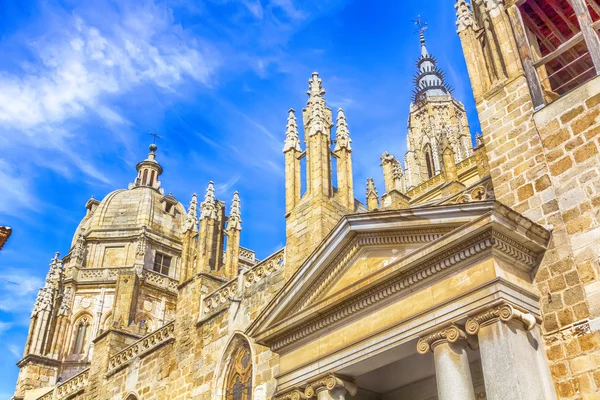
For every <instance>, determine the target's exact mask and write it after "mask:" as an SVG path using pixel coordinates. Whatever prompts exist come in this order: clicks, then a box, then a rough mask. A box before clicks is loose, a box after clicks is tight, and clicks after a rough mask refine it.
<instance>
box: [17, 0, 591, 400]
mask: <svg viewBox="0 0 600 400" xmlns="http://www.w3.org/2000/svg"><path fill="white" fill-rule="evenodd" d="M449 7H450V6H449ZM455 10H456V18H457V19H456V25H457V28H458V29H457V32H458V35H459V37H460V41H461V44H462V49H463V53H464V57H465V59H466V62H467V67H468V72H469V78H470V82H471V87H472V89H473V93H474V96H475V101H476V108H477V113H478V116H479V120H480V122H481V129H482V133H481V135H477V137H476V140H475V146H473V143H472V139H471V137H472V136H471V131H470V128H469V125H468V122H467V115H466V111H465V107H464V106H463V104H462V103H461V102H460V101H459V100H458V99H456V98H455V97H454V95H453V92H452V89H451V88H450V86H449V85H448V83H447V80H446V78H445V75H444V72H443V70H442V67H441V66H440V65H438V62H437V60H436V58H435V57H434V56H433V55H432V53H430V50H432V49H428V47H427V45H426V40H425V35H424V26H423V25H422V24H420V22H419V24H420V28H421V29H420V54H419V56H418V57H417V64H416V66H417V69H416V72H415V78H414V90H413V93H412V101H411V102H410V105H409V106H408V107H409V117H408V126H407V131H406V144H407V152H406V154H404V156H403V157H397V156H395V155H393V154H392V153H393V151H394V149H389V152H385V153H383V155H382V156H381V159H380V160H379V161H378V160H373V162H380V165H381V173H382V175H383V181H384V185H385V187H383V188H379V191H381V193H382V194H381V195H380V193H379V191H378V189H377V188H376V187H375V183H374V180H373V179H372V178H369V179H368V180H367V182H366V196H365V197H364V200H363V198H362V196H361V199H357V198H356V197H355V192H356V191H355V188H354V181H353V172H352V168H353V165H352V152H353V151H354V150H356V151H361V149H358V148H357V149H353V147H352V135H351V124H350V123H349V122H348V120H347V118H346V115H345V113H344V111H343V110H342V109H339V110H337V111H335V115H334V111H333V110H332V109H331V108H329V107H328V106H327V102H326V91H325V86H326V84H324V83H323V81H322V79H321V77H320V76H319V74H318V73H316V72H315V73H313V74H312V76H311V77H310V79H309V80H308V92H307V94H308V100H307V103H306V105H305V106H304V108H303V109H302V112H301V113H298V115H296V112H295V111H294V110H293V109H290V110H289V113H288V116H287V126H286V127H282V130H281V132H282V135H281V137H282V142H283V156H282V158H283V160H284V162H285V206H286V214H285V221H286V242H285V247H283V248H282V249H280V250H278V251H276V252H275V253H273V254H271V255H268V256H267V257H265V258H263V259H258V258H257V257H256V255H255V252H254V251H253V250H251V249H247V248H244V247H241V246H240V236H241V235H242V234H243V223H242V218H243V211H242V210H243V193H241V194H238V193H237V192H236V193H234V194H233V198H232V199H227V201H223V200H222V199H218V198H216V197H215V191H214V187H213V182H209V183H208V185H207V187H206V188H205V190H204V188H202V189H203V192H204V194H203V196H201V198H198V197H197V196H196V194H192V195H191V199H189V201H188V200H187V199H186V200H185V204H183V203H182V202H181V201H180V200H178V199H176V198H175V197H174V196H173V195H171V194H166V193H168V189H167V190H164V189H163V183H162V182H161V180H160V179H161V175H162V173H163V169H162V167H161V165H160V152H159V151H158V147H157V146H156V145H155V144H152V145H150V149H149V150H150V152H149V154H148V156H147V158H146V159H144V160H142V161H140V162H139V163H138V164H137V166H136V170H137V171H136V174H135V175H134V174H133V171H132V178H133V180H132V182H131V183H130V184H129V185H128V186H127V189H118V190H115V191H113V192H111V193H110V194H108V195H107V196H106V197H105V198H103V199H102V200H97V199H94V198H91V199H89V200H88V201H87V203H86V204H85V214H84V215H83V218H82V220H81V222H80V224H79V226H78V227H77V229H76V231H75V232H74V235H73V240H72V242H71V244H70V247H69V249H68V251H67V252H66V253H65V254H62V255H61V254H59V253H56V254H55V256H54V257H53V258H52V261H51V262H50V266H49V270H48V274H47V276H46V280H45V284H44V287H43V288H41V289H40V290H39V293H38V296H37V299H36V301H35V304H34V307H33V311H32V313H31V319H30V327H29V334H28V337H27V342H26V343H25V350H24V355H23V358H22V359H21V360H20V361H19V362H18V366H19V368H20V373H19V377H18V380H17V383H16V389H15V393H14V397H13V399H14V400H34V399H40V400H56V399H106V400H141V399H144V400H152V399H170V400H180V399H181V400H183V399H203V400H267V399H269V400H271V399H272V400H301V399H315V400H344V399H348V400H349V399H357V400H378V399H379V400H394V399H405V400H433V399H439V400H475V399H490V400H519V399H522V400H533V399H535V400H548V399H558V398H560V399H571V400H575V399H599V398H600V372H599V371H600V368H599V365H600V279H599V274H600V265H599V260H600V152H599V148H600V77H598V76H597V75H598V74H600V40H599V38H598V35H597V33H596V29H597V25H598V24H599V23H600V4H598V3H597V2H596V1H595V0H590V1H587V2H586V1H585V0H569V1H566V0H561V1H555V0H524V1H518V2H515V1H514V0H485V1H483V0H472V2H471V3H469V2H467V1H466V0H457V1H456V4H455ZM415 53H416V52H415ZM407 100H408V94H407ZM300 114H301V115H300ZM284 131H285V136H284V134H283V132H284ZM334 169H335V171H334ZM334 176H335V177H336V179H335V182H334V179H333V178H332V177H334ZM164 186H165V188H168V187H169V183H168V181H166V182H165V184H164ZM363 187H364V186H363ZM82 214H83V213H82Z"/></svg>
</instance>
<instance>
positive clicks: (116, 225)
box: [73, 186, 186, 243]
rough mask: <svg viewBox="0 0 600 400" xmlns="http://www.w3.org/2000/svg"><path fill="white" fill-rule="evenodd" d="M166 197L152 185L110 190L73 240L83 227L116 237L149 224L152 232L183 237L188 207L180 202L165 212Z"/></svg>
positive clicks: (83, 221) (84, 220)
mask: <svg viewBox="0 0 600 400" xmlns="http://www.w3.org/2000/svg"><path fill="white" fill-rule="evenodd" d="M163 198H165V196H164V195H162V194H161V193H159V191H158V190H156V189H153V188H151V187H148V186H138V187H135V188H133V189H127V190H125V189H120V190H115V191H114V192H111V193H109V194H108V195H107V196H106V197H105V198H104V199H103V200H102V201H101V202H100V204H99V205H98V207H97V208H96V210H95V211H94V213H93V215H92V216H91V217H86V218H84V219H83V220H82V221H81V223H80V224H79V228H78V229H77V231H76V232H75V237H74V238H73V243H75V240H76V238H77V236H78V233H79V230H80V229H81V228H83V229H84V230H85V233H86V235H87V234H88V233H89V232H92V231H95V232H106V233H107V234H108V235H110V236H113V235H114V231H119V230H136V229H141V227H142V226H146V229H147V230H148V231H150V232H156V233H161V234H162V235H166V236H169V237H172V238H176V239H180V238H181V235H182V234H183V223H184V221H185V214H186V212H185V208H184V206H183V205H182V204H181V203H179V202H177V203H176V204H175V205H173V208H174V210H172V211H171V212H167V211H165V203H164V201H161V200H162V199H163Z"/></svg>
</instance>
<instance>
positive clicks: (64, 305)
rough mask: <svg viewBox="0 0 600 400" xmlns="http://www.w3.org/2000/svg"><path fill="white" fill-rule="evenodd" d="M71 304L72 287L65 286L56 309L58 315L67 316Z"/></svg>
mask: <svg viewBox="0 0 600 400" xmlns="http://www.w3.org/2000/svg"><path fill="white" fill-rule="evenodd" d="M72 302H73V287H72V286H67V287H65V290H64V292H63V297H62V300H61V302H60V306H59V307H58V315H63V316H66V315H69V311H71V303H72Z"/></svg>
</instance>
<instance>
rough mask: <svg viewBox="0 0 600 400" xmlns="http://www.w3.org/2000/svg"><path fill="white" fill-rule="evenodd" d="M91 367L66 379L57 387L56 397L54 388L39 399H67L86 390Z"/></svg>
mask: <svg viewBox="0 0 600 400" xmlns="http://www.w3.org/2000/svg"><path fill="white" fill-rule="evenodd" d="M89 372H90V369H89V368H86V369H84V370H83V371H81V372H80V373H78V374H77V375H75V376H73V377H72V378H70V379H68V380H66V381H64V382H63V383H61V384H60V385H59V386H58V387H57V388H56V397H55V396H54V392H55V391H54V390H51V391H50V392H48V393H46V394H45V395H43V396H42V397H40V398H39V400H54V399H67V398H70V397H72V396H73V395H75V394H77V393H78V392H81V391H83V390H84V388H85V387H86V386H87V384H88V379H89Z"/></svg>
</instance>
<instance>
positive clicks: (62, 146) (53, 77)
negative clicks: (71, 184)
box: [0, 2, 219, 211]
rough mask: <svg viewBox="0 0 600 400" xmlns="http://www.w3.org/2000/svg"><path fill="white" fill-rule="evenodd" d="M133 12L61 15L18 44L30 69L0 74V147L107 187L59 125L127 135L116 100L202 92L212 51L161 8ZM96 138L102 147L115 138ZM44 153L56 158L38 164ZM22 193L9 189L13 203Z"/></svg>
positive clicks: (78, 142)
mask: <svg viewBox="0 0 600 400" xmlns="http://www.w3.org/2000/svg"><path fill="white" fill-rule="evenodd" d="M134 4H135V5H134V6H123V8H122V10H120V12H119V13H118V14H109V15H95V16H94V14H90V15H91V16H90V15H83V16H82V15H78V14H77V13H72V14H67V15H66V16H65V14H61V15H60V18H56V19H58V20H60V24H56V23H52V22H51V21H52V20H53V18H48V23H47V25H48V27H47V31H46V32H44V34H43V35H42V36H40V37H38V38H36V39H35V40H32V39H30V40H28V41H27V42H25V43H23V48H24V49H26V50H27V51H29V52H30V56H31V57H29V58H30V59H32V60H33V61H29V62H27V63H23V64H21V68H20V69H17V70H12V71H10V72H9V71H0V144H1V145H2V146H3V147H5V148H7V149H11V153H12V154H16V153H19V154H27V157H28V159H29V160H34V161H35V160H37V161H38V162H39V163H40V164H42V165H43V166H44V167H48V168H51V169H53V170H54V171H56V172H59V173H62V174H63V175H65V176H70V175H71V171H70V170H71V169H72V167H73V166H74V167H75V168H76V170H78V171H81V172H83V173H84V174H85V175H87V176H89V177H91V178H94V179H96V180H98V181H101V182H103V183H109V179H108V178H107V177H106V176H105V175H104V174H103V173H102V172H100V171H99V170H98V169H97V168H96V167H95V166H94V163H93V162H92V161H91V159H90V158H91V157H89V154H90V153H91V154H93V153H94V151H93V146H85V145H84V144H85V143H88V141H89V140H91V139H92V138H88V137H85V136H83V137H82V135H81V132H78V131H79V129H78V127H79V126H81V124H78V125H73V124H71V125H67V124H70V123H71V122H73V121H78V120H81V119H83V118H87V117H90V116H93V117H95V118H99V119H100V120H101V121H103V122H104V123H105V124H106V125H107V126H108V127H109V128H112V130H114V131H118V130H127V129H128V128H129V126H130V123H129V121H128V119H127V118H126V117H124V116H122V115H121V114H120V113H119V111H118V109H116V108H115V107H114V105H113V102H114V100H115V99H118V98H119V96H124V95H127V94H129V93H131V92H132V91H133V90H134V89H135V88H136V87H139V86H142V85H152V86H155V87H158V88H160V89H161V90H163V91H167V92H174V91H175V90H176V88H177V87H178V86H180V85H182V84H183V83H184V82H185V83H187V82H190V81H191V82H197V83H199V84H202V85H210V80H211V77H212V74H213V72H214V71H215V69H216V68H217V67H218V63H219V62H218V59H219V56H218V54H217V52H216V51H215V49H214V48H213V47H211V45H209V44H207V43H204V42H202V41H201V40H200V39H198V38H194V37H192V36H191V35H188V33H187V32H186V31H185V30H184V29H183V28H182V27H181V26H180V25H179V24H177V23H175V22H174V19H173V16H172V13H171V10H170V9H169V8H167V7H163V6H158V5H156V4H154V3H152V2H145V4H142V2H136V3H134ZM106 21H111V22H108V23H107V22H106ZM15 40H17V39H15ZM19 40H21V39H19ZM0 51H1V48H0ZM103 134H104V135H105V137H104V138H103V140H105V141H110V140H113V141H114V140H119V135H122V133H121V134H119V133H117V132H111V131H105V132H103ZM92 140H93V139H92ZM82 145H83V146H82ZM45 149H52V150H56V151H58V152H59V153H60V156H59V157H55V158H54V159H52V160H51V161H50V162H45V161H44V157H43V156H41V153H43V152H44V151H45ZM82 149H83V151H82ZM7 159H8V158H6V157H5V160H7ZM4 162H5V163H6V161H4ZM12 162H13V163H14V162H15V161H14V160H12ZM9 179H12V180H13V181H14V180H15V179H16V178H15V175H9V174H6V173H5V174H4V176H0V181H2V180H4V181H6V180H9ZM24 185H25V184H24V183H20V184H19V183H18V182H17V185H16V186H13V187H14V189H13V192H14V193H13V194H12V196H13V198H15V199H19V198H20V199H24V198H26V197H27V196H26V193H27V192H26V190H25V189H26V188H24V187H23V186H24ZM5 187H10V186H5ZM0 211H2V205H0Z"/></svg>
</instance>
